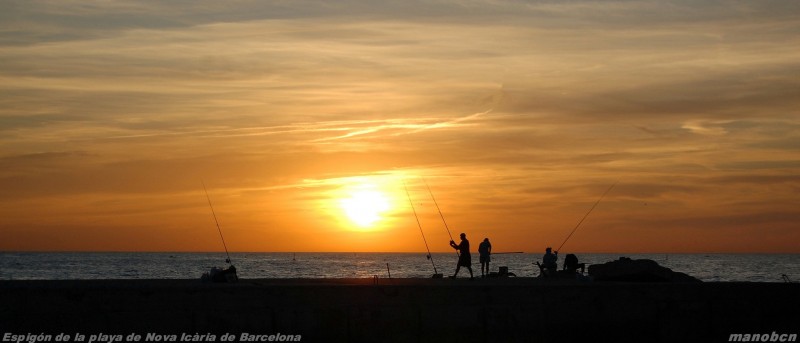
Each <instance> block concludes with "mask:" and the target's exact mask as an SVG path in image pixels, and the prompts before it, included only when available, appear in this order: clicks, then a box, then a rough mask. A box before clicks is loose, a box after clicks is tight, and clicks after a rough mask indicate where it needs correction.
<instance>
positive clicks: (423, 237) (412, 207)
mask: <svg viewBox="0 0 800 343" xmlns="http://www.w3.org/2000/svg"><path fill="white" fill-rule="evenodd" d="M403 188H405V189H406V196H408V203H409V204H410V205H411V211H413V212H414V218H416V219H417V226H418V227H419V233H420V234H422V241H423V242H425V249H426V250H428V259H429V260H431V265H433V273H434V275H437V274H439V271H437V270H436V264H435V263H433V256H431V249H430V248H429V247H428V240H426V239H425V233H424V232H422V224H420V222H419V217H418V216H417V210H416V209H415V208H414V203H413V202H411V194H410V193H408V186H407V185H406V182H405V181H403Z"/></svg>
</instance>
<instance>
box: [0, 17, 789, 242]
mask: <svg viewBox="0 0 800 343" xmlns="http://www.w3.org/2000/svg"><path fill="white" fill-rule="evenodd" d="M798 14H800V3H798V2H796V1H776V2H735V1H734V2H722V3H719V2H714V1H692V2H679V1H659V2H647V1H620V2H613V1H612V2H595V1H570V2H557V1H556V2H548V1H543V2H517V1H421V2H403V3H399V4H398V3H388V2H382V1H345V2H337V3H336V4H327V5H321V4H318V3H311V2H306V1H293V2H289V3H281V4H272V3H268V2H247V1H242V2H219V1H197V2H195V3H193V5H192V6H191V8H184V7H182V6H178V5H177V4H171V3H147V4H143V3H139V2H127V1H116V2H86V1H26V2H19V3H17V2H11V3H9V2H4V3H2V4H0V218H2V219H0V250H4V251H21V250H45V251H47V250H58V251H63V250H67V251H117V250H123V251H220V250H221V249H222V244H221V242H220V240H219V234H218V233H217V229H216V226H215V224H214V219H213V217H212V216H211V211H210V209H209V207H208V203H207V200H206V196H205V194H204V192H203V187H202V182H203V181H204V182H205V184H206V186H207V187H208V191H209V194H210V196H211V200H212V202H213V203H214V209H215V210H216V214H217V217H218V219H219V222H220V225H221V227H222V230H223V233H224V234H225V239H226V242H227V244H228V247H229V248H230V249H231V250H232V251H287V252H293V251H294V252H300V251H359V252H360V251H398V252H404V251H423V250H424V248H425V247H424V244H423V242H422V238H421V236H420V231H419V228H418V226H417V222H416V221H415V219H414V215H413V214H412V211H411V207H410V206H409V202H408V198H407V197H406V193H405V191H404V188H403V182H405V183H406V184H407V186H408V189H409V194H410V195H411V197H412V200H413V203H414V206H415V209H416V211H417V213H418V215H419V219H420V223H421V225H422V228H423V231H424V232H425V235H426V238H427V240H428V242H429V244H430V246H431V249H432V250H434V251H449V249H450V248H449V247H448V245H447V242H448V240H449V237H448V234H447V231H446V230H445V227H444V225H443V223H442V220H441V218H440V217H439V214H438V211H437V209H436V206H435V205H434V203H433V202H432V201H431V198H430V194H429V193H428V190H427V188H426V187H425V184H424V183H423V181H422V179H421V177H424V178H425V180H427V182H428V183H429V184H430V186H431V189H432V190H433V192H434V195H435V196H436V200H437V201H438V203H439V206H440V207H441V210H442V212H443V214H444V216H445V219H446V220H447V224H448V226H449V227H450V230H451V232H452V234H453V235H454V236H457V235H458V233H460V232H466V233H467V235H468V237H469V238H470V239H471V240H472V241H473V242H474V243H473V245H475V247H477V242H478V241H480V240H481V239H482V238H483V237H489V238H490V239H491V240H492V242H493V245H494V247H495V250H496V251H525V252H539V251H542V250H543V249H544V247H546V246H550V245H552V246H555V247H557V246H559V245H560V244H561V242H563V241H564V239H565V238H566V237H567V235H568V234H569V232H570V231H571V230H572V229H573V227H575V225H576V224H577V223H578V221H579V220H580V219H581V218H582V217H583V215H584V214H585V213H586V212H587V211H588V210H589V209H590V208H591V206H592V204H594V203H595V201H597V199H598V198H599V197H600V195H601V194H602V193H603V192H604V191H605V190H606V189H607V188H608V187H609V186H610V185H611V184H613V183H614V182H617V181H619V184H618V185H617V186H616V187H615V188H614V189H613V190H612V191H611V192H609V194H608V195H607V197H606V198H605V199H604V200H603V201H602V202H601V203H600V205H598V207H597V208H596V209H595V210H594V212H592V214H591V215H590V216H589V217H588V218H587V220H586V221H585V222H584V223H583V224H582V226H581V227H580V229H579V230H578V231H577V232H576V233H575V235H574V236H573V237H572V238H571V239H570V240H569V242H568V243H567V244H566V246H565V247H564V250H565V251H566V250H570V251H577V252H792V253H800V245H798V244H797V242H800V227H798V223H800V196H798V194H800V144H798V143H799V142H800V119H798V118H800V116H799V115H798V108H800V100H798V99H800V63H799V62H798V61H800V50H798V49H797V47H798V46H800V20H798V19H797V18H798V17H799V16H798ZM359 192H361V193H359ZM364 192H366V193H364ZM359 194H360V195H359ZM365 194H366V195H365ZM350 198H356V199H361V198H366V199H367V200H366V201H364V203H365V204H361V205H351V208H350V209H349V211H351V212H352V211H355V212H358V211H368V209H367V210H364V209H363V208H364V207H374V206H377V207H378V209H375V210H373V212H375V211H377V212H379V213H372V214H373V215H376V216H377V217H375V218H373V219H374V222H372V223H371V224H369V225H366V227H362V226H359V225H358V224H357V223H356V222H354V220H353V219H351V218H350V217H348V216H347V214H346V213H347V211H348V209H347V208H343V205H342V204H343V203H348V200H347V199H350ZM350 202H356V203H358V201H357V200H353V201H350ZM345 207H346V206H345ZM352 207H355V209H353V208H352ZM360 208H362V209H360ZM356 221H358V220H357V219H356Z"/></svg>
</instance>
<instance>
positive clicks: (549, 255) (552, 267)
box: [542, 247, 558, 275]
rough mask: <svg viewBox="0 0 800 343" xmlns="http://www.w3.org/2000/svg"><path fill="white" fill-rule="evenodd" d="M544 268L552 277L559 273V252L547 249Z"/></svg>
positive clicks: (543, 257) (543, 262)
mask: <svg viewBox="0 0 800 343" xmlns="http://www.w3.org/2000/svg"><path fill="white" fill-rule="evenodd" d="M542 266H543V267H544V269H546V270H547V273H548V274H550V275H555V274H556V271H558V251H556V252H553V248H551V247H547V249H545V253H544V256H542Z"/></svg>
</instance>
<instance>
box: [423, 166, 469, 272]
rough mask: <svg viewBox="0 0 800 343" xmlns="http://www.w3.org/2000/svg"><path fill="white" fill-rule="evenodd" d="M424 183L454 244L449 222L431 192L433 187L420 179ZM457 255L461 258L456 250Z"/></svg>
mask: <svg viewBox="0 0 800 343" xmlns="http://www.w3.org/2000/svg"><path fill="white" fill-rule="evenodd" d="M420 179H422V182H424V183H425V187H427V188H428V193H430V194H431V199H433V204H434V205H436V210H437V211H439V217H441V218H442V223H444V228H445V229H446V230H447V235H448V236H450V241H451V242H453V235H452V234H451V233H450V228H449V227H448V226H447V221H446V220H444V214H442V210H441V209H440V208H439V204H438V203H437V202H436V198H435V197H434V196H433V191H431V186H428V181H425V178H424V177H420ZM456 255H457V256H458V257H461V254H460V253H459V252H458V250H456Z"/></svg>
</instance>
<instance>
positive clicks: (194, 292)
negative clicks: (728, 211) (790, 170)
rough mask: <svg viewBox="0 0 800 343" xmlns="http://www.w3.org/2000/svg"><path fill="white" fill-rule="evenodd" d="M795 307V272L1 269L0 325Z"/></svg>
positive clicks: (438, 324)
mask: <svg viewBox="0 0 800 343" xmlns="http://www.w3.org/2000/svg"><path fill="white" fill-rule="evenodd" d="M799 311H800V284H790V283H691V284H689V283H687V284H665V283H661V284H659V283H575V282H565V281H556V282H543V281H542V280H538V279H526V278H509V279H487V280H475V281H469V280H466V279H456V280H449V279H438V280H434V279H380V280H374V279H316V280H291V279H289V280H242V281H241V282H240V283H237V284H202V283H200V282H199V281H195V280H81V281H0V335H5V336H6V338H10V339H11V340H13V339H14V338H19V337H20V336H18V335H24V334H28V333H31V334H34V335H38V334H41V333H43V334H45V335H50V336H51V337H52V339H53V340H52V341H55V338H56V336H57V335H59V334H67V335H70V339H69V341H76V334H77V335H84V339H85V340H84V341H85V342H88V341H89V338H91V335H97V334H106V335H111V336H109V337H106V339H105V340H104V341H106V342H108V341H110V340H114V338H115V337H114V335H120V336H116V337H117V338H119V337H123V338H129V337H132V338H135V337H136V336H135V335H139V336H140V340H139V341H140V342H145V341H148V340H147V337H148V335H150V336H149V341H163V340H165V339H166V340H169V339H170V338H173V339H174V338H177V339H176V340H177V341H181V340H183V341H188V340H189V339H201V340H200V341H217V342H220V341H222V340H223V339H228V338H233V337H236V338H237V339H241V338H242V337H244V338H246V339H247V338H250V339H256V340H267V341H268V340H269V339H270V335H276V336H273V337H272V338H273V339H276V340H278V339H284V340H289V339H292V338H301V341H303V342H571V341H582V342H585V341H596V340H598V339H601V338H602V339H604V340H607V341H613V342H716V341H725V342H727V341H728V339H729V337H730V335H731V334H739V333H741V334H771V333H773V332H776V333H777V334H798V333H800V325H799V324H798V323H800V314H798V312H799ZM243 333H246V334H248V335H249V336H243V335H242V334H243ZM131 334H134V336H130V335H131ZM195 334H197V335H195ZM155 335H158V336H155ZM172 335H175V336H172ZM281 335H282V336H281ZM78 337H79V336H78ZM2 338H3V337H2V336H0V339H2ZM62 338H64V337H62ZM100 338H101V337H100V336H96V341H103V340H100Z"/></svg>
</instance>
